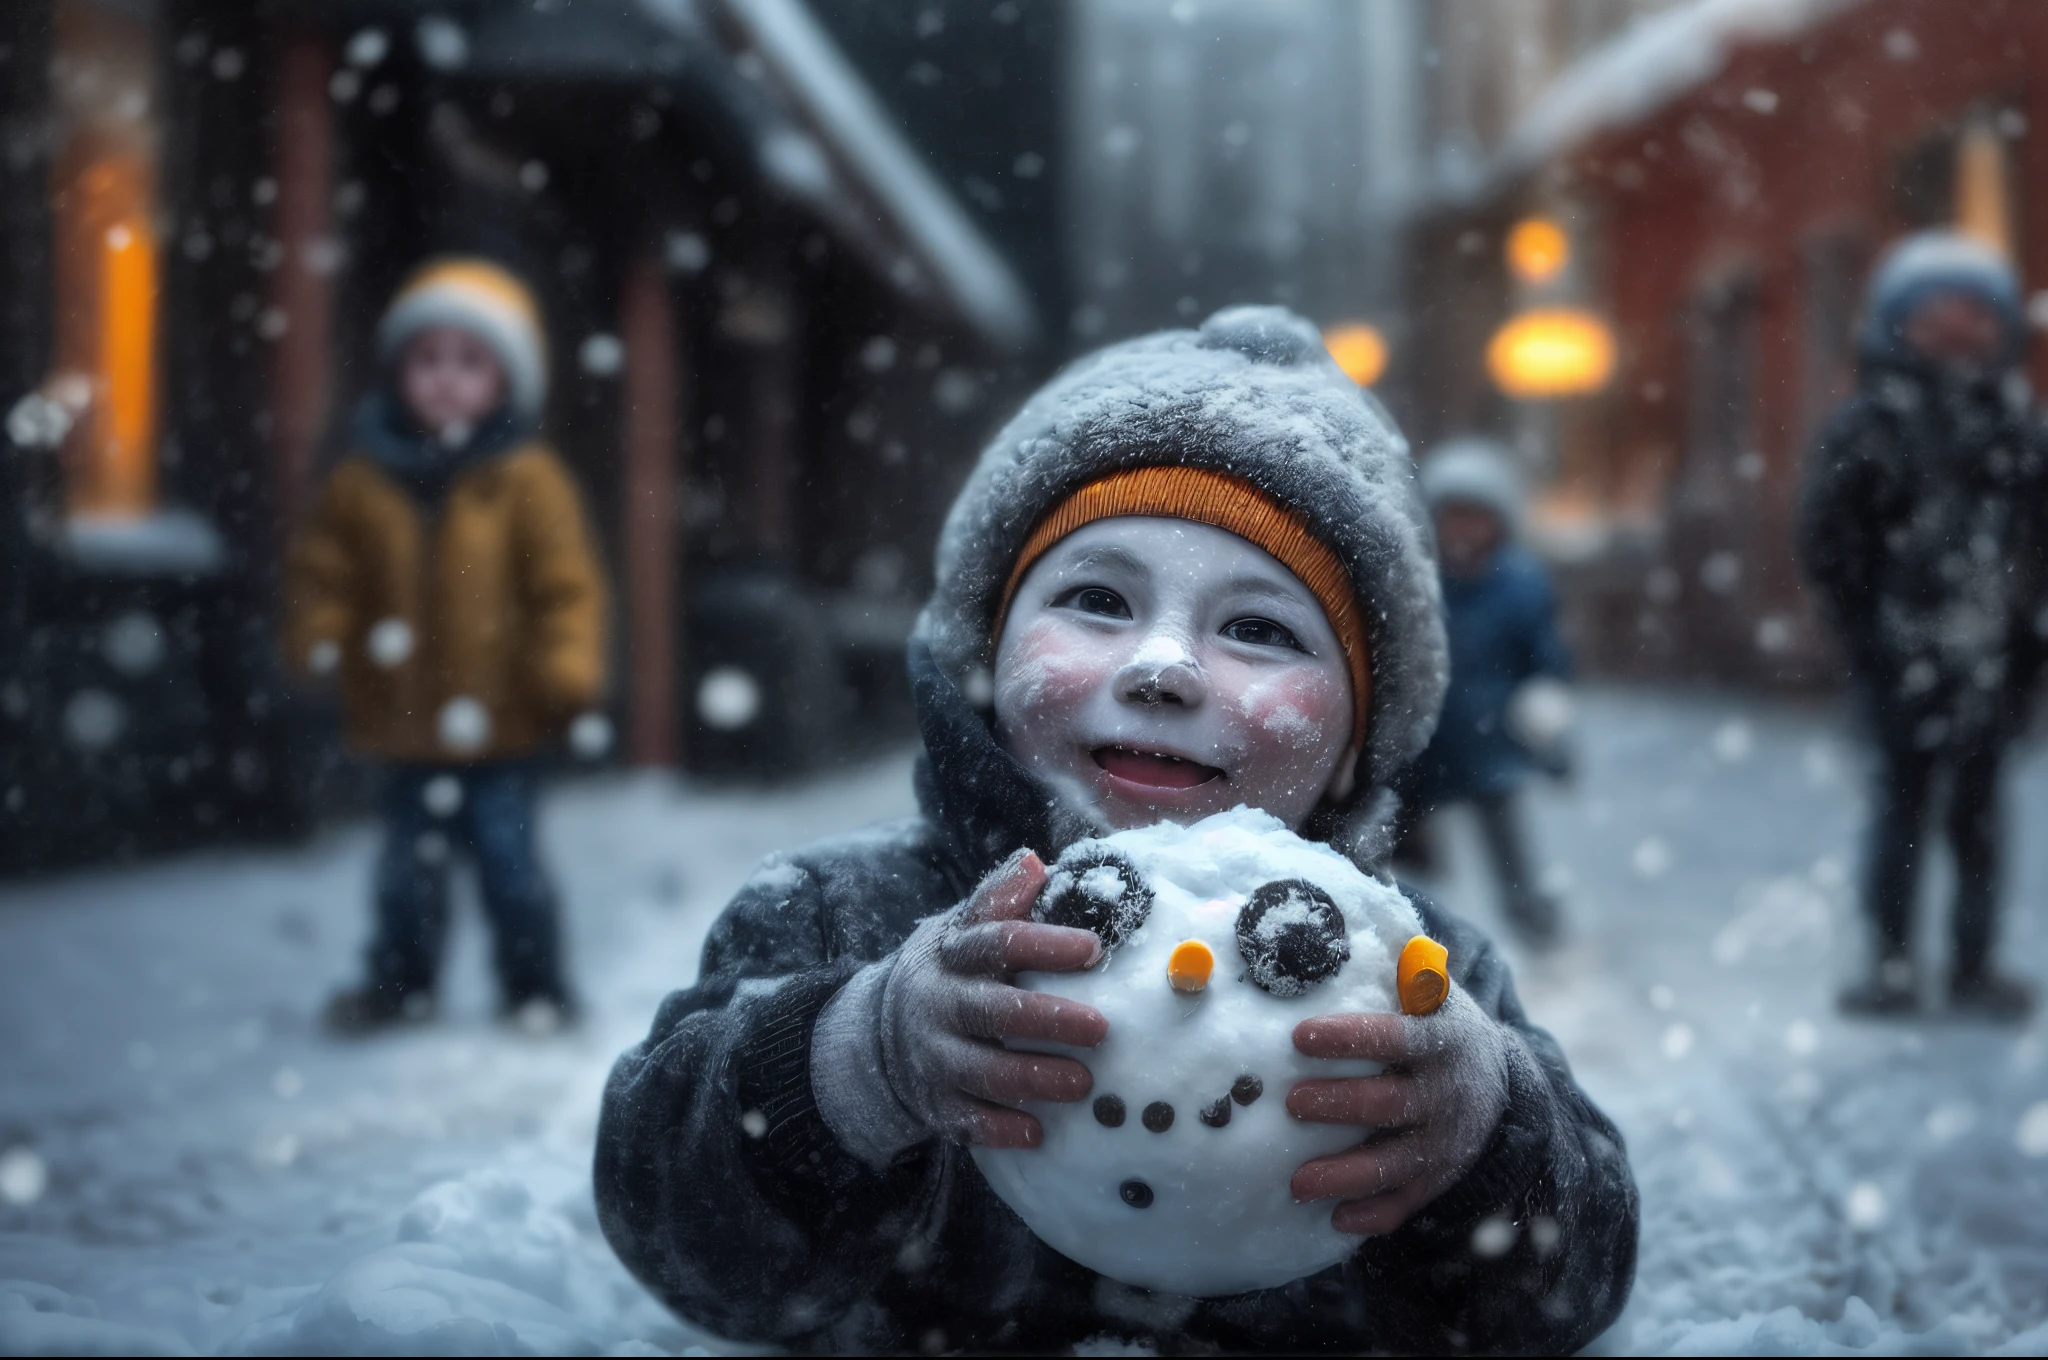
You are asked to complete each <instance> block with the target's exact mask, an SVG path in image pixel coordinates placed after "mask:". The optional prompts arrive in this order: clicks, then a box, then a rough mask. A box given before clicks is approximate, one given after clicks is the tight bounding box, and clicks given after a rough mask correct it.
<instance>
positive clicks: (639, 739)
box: [619, 248, 683, 765]
mask: <svg viewBox="0 0 2048 1360" xmlns="http://www.w3.org/2000/svg"><path fill="white" fill-rule="evenodd" d="M624 292H625V296H624V298H623V299H622V301H621V305H620V309H619V310H620V330H622V331H623V332H624V336H623V338H624V340H625V344H626V375H625V385H624V396H625V402H626V411H625V436H626V440H625V442H626V447H625V455H626V456H625V475H624V476H623V477H622V478H620V490H621V494H622V498H623V504H621V505H620V507H619V523H620V526H621V533H622V534H623V536H624V540H625V542H624V552H623V554H622V556H623V558H624V565H625V575H626V583H625V584H626V591H625V594H626V609H625V619H626V627H627V630H628V631H627V655H628V658H629V660H628V663H627V664H628V667H629V673H628V684H629V686H630V691H629V698H630V700H631V716H630V722H631V730H630V732H629V734H628V737H627V748H626V749H627V755H628V758H629V759H630V760H631V761H632V763H633V764H635V765H669V764H673V763H674V762H675V761H676V759H677V758H678V756H679V755H680V751H679V749H678V747H679V743H678V740H677V737H678V729H677V723H676V680H677V674H678V670H679V658H678V651H679V648H678V635H679V633H680V631H681V629H680V628H679V626H678V599H679V596H680V587H681V576H682V554H681V552H680V551H679V544H678V539H679V536H680V534H679V522H680V520H679V516H678V514H677V508H678V504H679V499H678V493H679V489H680V484H681V483H680V474H679V468H678V459H677V453H678V449H679V441H678V438H677V431H678V430H679V429H680V422H681V420H682V418H683V411H682V409H681V407H682V402H681V399H680V393H679V391H678V383H677V376H678V368H677V357H678V356H677V337H676V313H675V304H674V301H673V298H672V296H671V294H670V292H669V279H668V275H667V273H666V271H665V270H664V269H663V267H662V259H661V255H660V253H659V252H658V251H656V250H653V249H645V248H643V249H642V250H641V251H640V252H639V253H638V254H636V255H635V256H634V258H633V259H632V261H631V263H629V264H628V266H627V268H626V281H625V290H624Z"/></svg>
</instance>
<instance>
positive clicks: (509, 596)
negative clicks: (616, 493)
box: [285, 258, 607, 1033]
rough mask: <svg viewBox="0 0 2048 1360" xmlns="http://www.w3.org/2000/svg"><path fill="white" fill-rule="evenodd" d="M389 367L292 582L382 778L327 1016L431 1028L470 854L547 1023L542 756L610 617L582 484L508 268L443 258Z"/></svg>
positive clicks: (311, 655) (299, 611)
mask: <svg viewBox="0 0 2048 1360" xmlns="http://www.w3.org/2000/svg"><path fill="white" fill-rule="evenodd" d="M377 359H378V362H379V364H380V366H381V368H382V371H383V380H382V382H381V383H380V384H379V386H378V388H377V390H375V391H374V392H373V393H372V394H371V395H370V396H369V397H368V398H367V399H366V400H365V401H364V403H363V405H362V406H361V408H360V409H359V410H358V411H357V413H356V415H355V418H354V421H353V423H352V426H351V428H350V430H349V449H348V453H347V454H346V456H344V457H343V458H342V460H341V461H340V462H339V463H338V464H337V465H336V466H335V468H334V469H333V471H332V472H331V473H330V474H329V476H328V478H327V482H326V485H325V487H324V488H323V490H322V493H321V496H320V500H319V503H318V505H317V506H316V508H315V509H314V512H313V515H312V517H311V519H310V520H309V522H308V523H307V524H306V525H305V527H304V529H303V531H302V532H301V533H300V535H299V538H298V541H297V542H296V544H295V545H294V546H293V550H292V554H291V561H290V568H289V587H288V589H289V604H290V612H289V618H288V621H287V625H286V638H285V647H286V650H287V652H288V654H289V658H288V659H289V660H290V661H291V663H292V664H293V665H294V666H295V667H297V668H298V669H300V670H301V671H302V672H304V673H306V674H308V675H312V676H318V677H329V676H331V677H334V678H335V679H336V680H337V681H338V682H339V685H340V689H341V700H342V708H343V712H344V715H345V723H346V728H347V736H348V741H349V745H350V746H351V748H353V750H354V751H355V752H356V753H357V754H358V755H361V756H364V757H367V758H369V759H371V760H375V761H378V762H381V763H382V764H383V765H384V774H383V790H382V794H381V799H380V802H381V810H382V815H383V820H384V829H385V842H384V850H383V854H382V857H381V859H380V860H379V863H378V866H377V871H376V930H375V936H374V938H373V939H372V941H371V944H370V949H369V957H368V960H367V975H366V977H365V978H364V980H363V982H362V984H361V985H360V986H359V987H356V988H352V989H350V990H347V991H343V992H341V993H339V994H338V995H336V996H335V997H334V998H333V999H332V1001H331V1002H330V1003H329V1006H328V1012H327V1016H328V1021H329V1023H330V1024H331V1025H332V1026H333V1027H334V1028H335V1029H337V1030H340V1031H343V1032H351V1033H353V1032H362V1031H367V1030H372V1029H376V1028H379V1027H381V1026H385V1025H389V1024H392V1023H395V1022H398V1021H402V1020H409V1019H424V1018H426V1017H427V1016H429V1015H431V1014H432V1013H433V1009H434V989H435V985H436V981H437V976H438V974H439V971H440V963H441V954H442V949H443V944H444V942H445V940H446V937H447V928H448V901H447V893H448V884H447V867H448V859H449V855H450V852H451V850H454V849H460V850H462V851H465V852H467V853H468V854H469V856H470V857H471V858H472V859H473V860H474V861H475V864H476V868H477V876H478V879H479V881H480V884H481V887H482V896H483V902H484V908H485V910H486V912H487V913H488V914H489V916H490V919H491V924H492V926H493V928H494V931H495V935H496V963H497V971H498V978H499V981H500V984H501V986H502V989H503V997H502V1000H503V1006H504V1012H505V1014H506V1015H507V1016H508V1017H510V1018H516V1019H517V1020H518V1021H519V1022H520V1023H522V1024H523V1025H525V1026H527V1027H528V1028H532V1029H538V1030H545V1029H549V1028H553V1027H554V1026H556V1025H558V1024H560V1023H561V1022H563V1021H564V1020H566V1019H567V1018H569V1016H570V1014H571V1011H572V1001H571V997H570V992H569V988H568V983H567V980H566V978H565V977H564V974H563V969H562V958H561V944H560V935H561V930H560V923H559V921H558V919H557V910H556V902H555V894H554V891H553V889H552V888H551V887H550V885H549V883H548V881H547V879H546V877H545V876H544V874H543V873H542V871H541V867H540V864H539V861H538V859H537V857H536V854H535V847H534V840H533V821H534V796H535V792H536V783H537V775H536V771H535V768H534V765H533V761H532V757H533V756H534V755H535V754H536V753H537V752H538V751H540V750H541V748H543V747H544V746H545V745H547V744H548V743H550V742H551V741H553V740H555V739H557V738H559V737H560V736H561V735H562V734H563V733H564V732H565V731H566V730H567V728H568V727H569V725H570V723H571V722H572V720H576V719H577V715H579V714H580V713H583V712H584V710H587V709H589V708H590V707H591V706H592V705H593V704H595V703H597V702H598V700H599V699H600V698H601V697H602V695H603V691H604V686H605V655H606V653H605V626H606V625H605V619H606V608H607V606H606V598H605V586H604V579H603V574H602V570H601V568H600V566H599V563H598V557H597V552H596V549H595V547H594V545H593V543H592V539H591V533H590V529H589V526H588V525H587V523H586V522H585V518H584V513H583V507H582V504H581V500H580V497H579V495H578V493H577V489H576V484H575V481H574V479H573V478H572V477H571V475H570V473H569V471H568V469H567V468H566V467H564V466H563V464H562V462H561V460H560V459H558V458H557V457H556V456H555V454H554V453H553V452H552V451H551V450H550V449H549V448H548V447H547V445H545V444H544V443H542V442H540V440H539V437H538V421H539V418H540V414H541V409H542V406H543V404H544V402H545V400H546V394H547V367H546V353H545V348H544V340H543V332H542V329H541V324H540V316H539V313H538V310H537V308H536V306H535V304H534V301H533V297H532V295H531V294H530V293H529V292H528V290H527V288H526V286H525V285H524V284H523V283H521V282H520V281H519V280H518V279H516V278H514V277H513V276H512V275H511V274H509V273H507V272H506V271H504V270H502V269H500V268H498V267H497V266H495V265H492V264H489V263H487V262H485V261H482V260H476V259H460V258H457V259H443V260H439V261H435V262H433V263H431V264H429V265H427V266H426V267H424V268H422V269H421V270H420V271H419V272H418V273H417V274H415V275H414V276H413V278H412V280H411V281H410V282H408V283H407V284H406V285H405V286H404V287H403V288H402V289H401V290H400V291H399V293H398V296H397V297H396V298H395V299H394V300H393V301H392V303H391V306H390V308H389V309H388V310H387V311H386V312H385V314H384V318H383V321H382V322H381V323H380V324H379V326H378V330H377ZM593 721H600V722H601V719H596V717H595V715H593V714H585V715H584V717H583V719H582V722H583V724H584V725H585V727H586V728H587V727H588V726H589V724H590V723H592V722H593ZM582 735H584V736H585V743H584V744H588V734H587V733H586V734H582Z"/></svg>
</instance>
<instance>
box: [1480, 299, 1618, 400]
mask: <svg viewBox="0 0 2048 1360" xmlns="http://www.w3.org/2000/svg"><path fill="white" fill-rule="evenodd" d="M1486 371H1487V372H1488V373H1490V374H1491V375H1492V376H1493V380H1494V382H1495V383H1496V384H1498V385H1499V387H1500V390H1501V391H1503V392H1505V393H1507V394H1508V395H1509V396H1511V397H1517V398H1521V399H1525V400H1526V399H1531V398H1542V397H1574V396H1583V395H1584V394H1586V393H1588V392H1596V391H1598V390H1599V389H1600V388H1602V387H1605V386H1606V385H1607V380H1608V379H1609V378H1611V377H1612V376H1614V333H1613V332H1612V331H1611V330H1610V329H1609V328H1608V326H1607V323H1606V322H1605V321H1602V320H1601V319H1600V318H1599V317H1597V316H1594V315H1593V314H1592V313H1591V312H1588V311H1586V310H1584V309H1583V308H1579V307H1538V308H1535V309H1533V310H1531V311H1526V312H1523V313H1522V314H1521V315H1519V316H1516V317H1513V318H1511V319H1509V321H1508V322H1507V324H1505V325H1503V326H1502V327H1501V328H1500V329H1499V330H1498V331H1495V332H1494V335H1493V339H1492V340H1491V341H1490V342H1489V343H1488V344H1487V346H1486Z"/></svg>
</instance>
